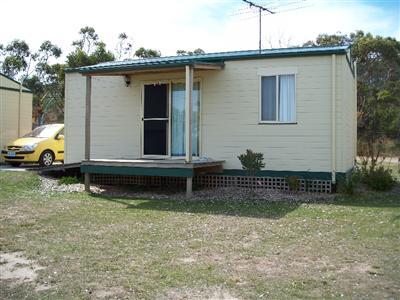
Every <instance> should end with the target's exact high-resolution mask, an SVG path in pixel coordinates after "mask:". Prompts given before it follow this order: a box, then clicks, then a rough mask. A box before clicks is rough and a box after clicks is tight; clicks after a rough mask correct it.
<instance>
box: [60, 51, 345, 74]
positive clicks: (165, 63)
mask: <svg viewBox="0 0 400 300" xmlns="http://www.w3.org/2000/svg"><path fill="white" fill-rule="evenodd" d="M349 48H350V46H334V47H297V48H279V49H264V50H261V51H259V50H246V51H231V52H218V53H206V54H199V55H181V56H166V57H155V58H146V59H134V60H125V61H113V62H104V63H100V64H97V65H92V66H85V67H80V68H67V69H65V72H66V73H70V72H79V73H81V74H95V73H100V72H102V73H104V72H106V73H107V72H118V71H135V70H146V69H154V68H173V67H182V66H185V65H191V64H198V63H220V64H223V63H224V62H225V61H229V60H247V59H263V58H279V57H300V56H321V55H332V54H343V55H345V54H347V53H348V51H349Z"/></svg>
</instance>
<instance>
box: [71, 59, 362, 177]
mask: <svg viewBox="0 0 400 300" xmlns="http://www.w3.org/2000/svg"><path fill="white" fill-rule="evenodd" d="M342 58H343V59H345V58H344V56H341V55H340V56H338V57H337V84H336V86H337V93H336V94H337V95H336V96H337V102H338V104H337V108H336V109H337V118H338V119H337V142H338V144H337V150H338V151H337V171H338V172H343V171H345V170H347V169H348V165H349V161H350V158H349V154H348V153H347V152H346V151H347V150H346V151H345V150H342V148H343V145H342V143H343V142H344V139H346V141H347V142H348V143H351V139H352V138H353V137H350V136H346V138H345V133H344V131H345V130H346V127H347V126H349V125H347V123H346V122H352V121H349V120H350V119H351V118H352V116H353V115H354V116H355V114H353V112H347V107H344V104H343V103H342V102H343V101H342V98H343V97H344V95H347V94H350V95H353V90H352V89H351V86H350V85H351V78H346V84H345V83H344V79H343V73H345V72H346V67H347V68H348V65H347V62H346V64H344V62H345V60H343V59H342ZM284 68H292V69H296V70H297V74H296V118H297V120H296V124H259V101H260V95H259V85H260V77H259V73H260V72H262V71H265V70H271V69H284ZM346 76H347V75H346ZM194 77H195V79H198V80H201V111H202V115H201V138H200V139H201V145H200V150H201V155H207V156H209V157H211V158H214V159H223V160H225V161H226V163H225V168H226V169H240V168H241V165H240V162H239V160H238V159H237V156H238V155H239V154H241V153H243V152H245V150H246V149H252V150H254V151H259V152H263V153H264V157H265V162H266V169H269V170H291V171H307V170H309V171H320V172H330V171H331V149H332V148H331V115H332V114H331V113H332V111H331V110H332V109H331V100H332V99H331V56H319V57H315V56H313V57H311V56H310V57H293V58H275V59H254V60H246V61H244V60H238V61H227V62H226V63H225V68H224V69H223V70H221V71H195V73H194ZM183 79H184V73H183V72H179V73H160V74H142V75H135V76H132V84H131V86H130V87H128V88H127V87H125V85H124V81H123V78H122V76H115V77H113V76H110V77H93V84H92V91H93V97H92V157H94V158H135V157H140V152H141V151H140V150H141V145H140V135H141V129H140V128H141V115H140V111H141V90H142V86H143V84H144V83H145V82H147V83H148V82H158V81H164V80H183ZM347 82H350V84H347ZM66 89H67V90H66V116H65V118H66V119H65V120H66V162H73V161H80V160H82V159H83V156H84V155H83V154H84V144H83V143H84V102H85V100H84V97H85V79H84V77H82V76H81V75H78V74H67V77H66ZM347 90H348V91H347ZM345 103H346V104H347V102H345ZM345 123H346V124H345ZM346 147H347V146H346ZM350 147H352V146H351V145H349V149H350ZM344 161H346V162H344Z"/></svg>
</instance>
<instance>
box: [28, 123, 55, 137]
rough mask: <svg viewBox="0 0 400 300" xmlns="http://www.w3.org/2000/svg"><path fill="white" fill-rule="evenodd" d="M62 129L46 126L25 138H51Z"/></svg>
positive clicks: (36, 129)
mask: <svg viewBox="0 0 400 300" xmlns="http://www.w3.org/2000/svg"><path fill="white" fill-rule="evenodd" d="M60 129H61V126H60V125H44V126H40V127H37V128H35V129H34V130H33V131H31V132H30V133H28V134H25V135H24V137H37V138H49V137H52V136H53V135H55V134H56V133H57V132H58V131H59V130H60Z"/></svg>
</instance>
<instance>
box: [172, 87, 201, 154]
mask: <svg viewBox="0 0 400 300" xmlns="http://www.w3.org/2000/svg"><path fill="white" fill-rule="evenodd" d="M171 100H172V103H171V156H185V122H186V121H185V84H184V83H173V84H172V98H171ZM199 119H200V84H199V83H198V82H194V83H193V92H192V154H193V155H194V156H198V155H199V131H200V127H199Z"/></svg>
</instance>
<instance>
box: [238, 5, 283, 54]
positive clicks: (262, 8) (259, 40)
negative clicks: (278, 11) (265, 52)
mask: <svg viewBox="0 0 400 300" xmlns="http://www.w3.org/2000/svg"><path fill="white" fill-rule="evenodd" d="M242 1H243V2H245V3H247V4H248V5H249V6H250V8H253V7H254V8H256V9H258V25H259V35H258V49H259V51H260V53H261V13H262V12H264V11H266V12H269V13H270V14H274V13H275V12H273V11H272V10H270V9H268V8H266V7H264V6H261V5H258V4H255V3H254V2H252V1H249V0H242Z"/></svg>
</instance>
